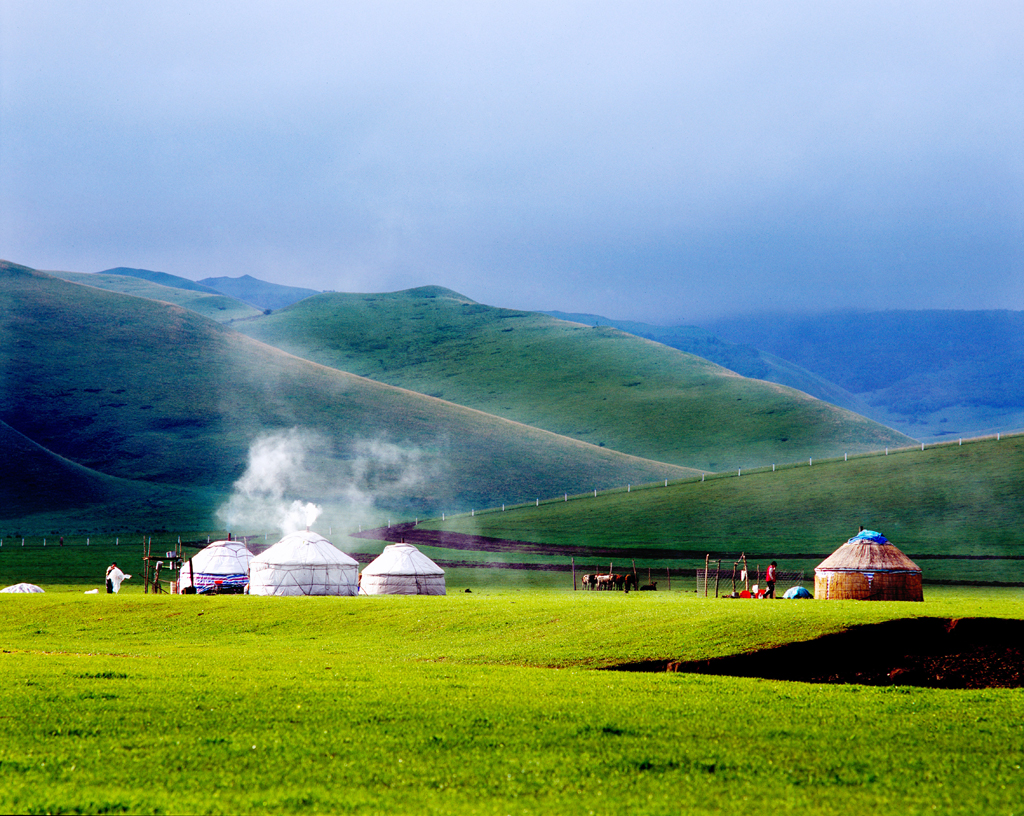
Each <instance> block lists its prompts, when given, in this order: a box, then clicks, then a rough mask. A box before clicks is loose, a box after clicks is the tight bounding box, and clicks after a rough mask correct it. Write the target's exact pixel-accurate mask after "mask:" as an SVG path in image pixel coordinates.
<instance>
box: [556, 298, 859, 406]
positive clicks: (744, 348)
mask: <svg viewBox="0 0 1024 816" xmlns="http://www.w3.org/2000/svg"><path fill="white" fill-rule="evenodd" d="M544 314H548V315H551V316H552V317H557V318H558V319H559V320H569V321H572V322H574V323H583V324H584V325H587V326H611V327H612V328H613V329H620V330H622V331H624V332H626V333H627V334H635V335H636V336H637V337H645V338H647V339H648V340H654V341H655V342H657V343H662V344H663V345H666V346H671V347H672V348H674V349H679V350H680V351H685V352H686V353H688V354H695V355H696V356H698V357H703V358H704V359H705V360H710V361H711V362H713V363H718V365H720V366H722V367H724V368H728V369H729V370H730V371H735V372H736V373H737V374H742V375H743V376H744V377H750V378H752V379H755V380H768V381H769V382H773V383H778V384H779V385H786V386H789V387H790V388H795V389H797V390H798V391H804V392H806V393H808V394H810V395H811V396H812V397H817V398H818V399H820V400H824V401H825V402H830V403H832V404H833V405H838V406H839V407H840V408H847V409H849V410H851V411H853V412H854V413H857V414H862V415H863V416H872V414H871V413H869V412H870V411H871V406H870V405H868V403H867V402H865V401H864V400H863V399H861V398H860V397H858V396H857V395H855V394H852V393H850V392H849V391H847V390H846V389H845V388H842V387H841V386H838V385H836V384H835V383H834V382H830V381H829V380H827V379H825V378H824V377H822V376H820V375H818V374H815V373H814V372H812V371H808V370H807V369H806V368H803V367H802V366H799V365H796V364H795V363H791V362H789V361H788V360H783V359H782V358H781V357H776V356H775V355H774V354H769V353H768V352H765V351H761V350H760V349H757V348H754V347H753V346H751V345H747V344H745V343H730V342H728V341H726V340H723V339H722V338H720V337H718V336H717V335H714V334H712V333H711V332H709V331H708V330H706V329H702V328H700V327H699V326H654V325H651V324H650V323H638V322H636V321H631V320H612V319H610V318H607V317H602V316H600V315H594V314H581V313H569V312H544Z"/></svg>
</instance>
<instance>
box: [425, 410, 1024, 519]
mask: <svg viewBox="0 0 1024 816" xmlns="http://www.w3.org/2000/svg"><path fill="white" fill-rule="evenodd" d="M1019 436H1024V430H1016V431H1009V432H1003V431H997V432H996V433H993V434H984V435H982V436H975V437H958V438H957V439H950V440H943V441H941V442H920V443H918V444H915V445H904V446H903V447H899V448H891V447H886V448H880V449H878V450H875V451H865V452H863V453H854V454H849V453H844V454H843V456H842V457H839V456H831V457H824V458H821V459H814V458H813V457H809V458H808V460H807V464H804V463H803V460H801V461H800V462H787V463H783V464H781V465H780V464H777V463H774V464H771V465H760V466H757V467H752V468H742V467H740V468H737V469H736V470H735V471H732V470H728V471H719V472H717V473H701V474H700V476H699V477H698V476H691V477H688V478H685V479H660V480H659V481H657V482H647V483H644V484H639V485H638V484H632V483H628V484H626V485H625V486H620V487H611V488H606V489H604V490H599V489H592V490H588V491H587V492H586V493H568V492H565V491H563V492H562V495H561V496H556V497H554V498H547V499H541V498H539V497H538V498H534V499H531V500H529V501H522V502H515V503H512V504H509V503H503V504H502V505H501V507H500V508H499V507H498V506H494V507H488V508H485V509H481V510H478V509H476V508H470V509H469V510H468V511H466V510H464V511H461V512H455V513H449V512H447V511H445V512H444V513H443V514H442V520H445V521H447V520H448V519H453V518H466V517H469V518H473V517H476V516H478V515H489V514H493V513H505V512H509V511H513V510H522V509H524V508H527V507H535V508H536V507H540V506H541V505H549V504H562V503H565V502H570V501H581V500H585V499H590V498H595V499H596V498H598V497H599V496H608V495H612V494H615V493H633V492H634V491H641V490H652V489H658V488H665V487H670V486H677V485H686V484H695V483H697V482H710V481H718V480H720V479H735V478H741V477H742V476H744V475H747V476H752V475H760V474H764V473H776V472H778V471H782V470H795V469H797V468H801V467H814V466H815V465H817V466H821V465H823V464H829V463H835V462H849V461H852V460H854V459H858V460H860V459H870V458H874V457H880V456H896V455H902V454H907V453H915V452H916V453H920V452H922V451H925V450H929V449H933V448H942V447H954V446H959V447H962V446H963V445H964V444H965V443H966V444H968V445H971V444H976V443H981V442H986V441H995V442H999V441H1002V440H1003V439H1006V438H1014V437H1019ZM416 523H417V524H418V523H419V519H417V520H416Z"/></svg>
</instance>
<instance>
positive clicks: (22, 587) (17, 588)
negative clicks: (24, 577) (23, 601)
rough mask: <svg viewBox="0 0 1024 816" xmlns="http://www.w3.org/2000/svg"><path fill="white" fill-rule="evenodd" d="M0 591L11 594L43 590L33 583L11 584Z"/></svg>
mask: <svg viewBox="0 0 1024 816" xmlns="http://www.w3.org/2000/svg"><path fill="white" fill-rule="evenodd" d="M0 592H10V593H11V594H20V593H35V592H43V588H42V587H38V586H36V585H35V584H12V585H11V586H9V587H4V588H3V589H0Z"/></svg>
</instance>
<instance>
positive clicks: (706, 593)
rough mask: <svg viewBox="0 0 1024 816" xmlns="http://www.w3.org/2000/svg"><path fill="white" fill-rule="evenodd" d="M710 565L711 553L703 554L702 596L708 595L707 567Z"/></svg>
mask: <svg viewBox="0 0 1024 816" xmlns="http://www.w3.org/2000/svg"><path fill="white" fill-rule="evenodd" d="M710 566H711V553H708V554H707V555H705V556H704V597H705V598H706V597H708V568H709V567H710Z"/></svg>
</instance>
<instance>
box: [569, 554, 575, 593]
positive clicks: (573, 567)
mask: <svg viewBox="0 0 1024 816" xmlns="http://www.w3.org/2000/svg"><path fill="white" fill-rule="evenodd" d="M570 562H571V563H572V591H573V592H575V591H576V558H575V557H573V558H571V559H570Z"/></svg>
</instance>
